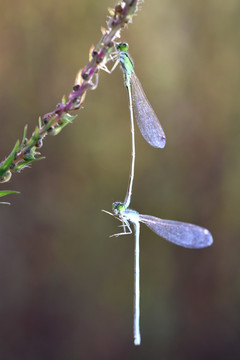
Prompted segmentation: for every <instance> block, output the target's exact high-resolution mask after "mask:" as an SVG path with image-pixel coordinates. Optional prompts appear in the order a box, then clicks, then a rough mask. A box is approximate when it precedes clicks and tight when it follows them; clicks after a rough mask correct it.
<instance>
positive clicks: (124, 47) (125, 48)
mask: <svg viewBox="0 0 240 360" xmlns="http://www.w3.org/2000/svg"><path fill="white" fill-rule="evenodd" d="M116 49H117V51H128V49H129V46H128V44H127V43H118V44H116Z"/></svg>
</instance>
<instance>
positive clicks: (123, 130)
mask: <svg viewBox="0 0 240 360" xmlns="http://www.w3.org/2000/svg"><path fill="white" fill-rule="evenodd" d="M114 5H115V4H114V3H111V2H109V1H101V2H100V1H96V0H95V1H93V0H82V1H76V0H69V1H68V2H66V1H62V0H58V1H55V0H50V1H49V0H42V1H41V2H38V1H36V0H31V1H30V0H23V1H21V2H19V1H16V0H13V1H10V2H2V3H1V5H0V9H1V13H0V14H1V15H0V17H1V21H0V43H1V57H0V84H1V88H0V111H1V122H0V154H1V159H3V158H4V156H6V155H7V154H8V153H9V152H10V150H11V149H12V147H13V145H14V143H15V141H16V139H17V138H21V136H22V131H23V126H24V125H25V124H26V123H28V124H29V131H30V132H31V131H32V130H33V129H34V127H35V125H36V123H37V119H38V116H39V115H41V114H44V113H46V112H48V111H50V110H52V109H53V108H54V107H55V105H56V104H57V103H58V102H59V101H60V99H61V97H62V95H63V94H66V95H68V93H69V92H70V91H71V87H72V85H73V81H74V76H75V74H76V73H77V71H78V70H79V68H81V67H83V66H84V65H85V64H86V63H87V61H88V50H89V47H90V46H91V44H92V43H97V41H98V40H99V38H100V36H101V34H100V31H99V29H100V26H101V25H103V26H104V25H105V21H106V12H107V11H106V9H107V7H108V6H114ZM141 8H142V10H141V11H140V12H139V13H138V16H137V17H135V18H134V21H133V24H132V25H130V26H129V27H128V29H127V30H125V31H124V32H123V33H122V38H121V40H123V41H127V42H129V45H130V53H131V55H132V57H133V59H135V69H136V73H137V75H138V77H139V78H140V80H141V82H142V85H143V88H144V90H145V92H146V94H147V96H148V98H149V101H150V102H151V104H152V106H153V108H154V109H155V111H156V113H157V114H158V116H159V119H160V121H161V123H162V126H163V128H164V130H165V132H166V136H167V145H166V148H165V149H164V150H156V149H153V148H151V147H150V146H149V145H148V144H147V143H145V142H144V140H143V139H142V137H141V135H140V134H139V131H138V130H136V133H137V148H136V152H137V159H136V176H135V183H134V193H133V202H132V206H133V208H134V209H136V210H138V211H139V212H141V213H145V214H149V215H154V216H158V217H162V218H168V219H175V220H180V221H186V222H192V223H196V224H199V225H201V226H204V227H206V228H208V229H209V230H210V231H211V232H212V234H213V237H214V240H215V242H214V244H213V246H212V247H211V248H208V249H204V250H200V251H192V250H187V249H183V248H180V247H177V246H174V245H172V244H169V243H167V242H165V241H164V240H162V239H160V238H158V237H157V236H156V235H155V234H153V233H151V232H150V230H149V229H147V228H144V226H142V227H141V326H142V343H143V344H142V346H141V347H140V348H137V349H136V348H134V346H133V342H132V301H133V299H132V298H133V236H128V237H127V236H126V237H123V238H116V239H115V238H109V237H108V236H109V235H111V234H113V233H115V232H116V231H117V230H116V229H117V226H118V225H119V223H118V222H117V221H116V220H114V219H113V218H111V217H108V216H107V215H106V214H103V213H101V211H100V210H101V209H106V210H110V209H111V204H112V202H113V201H116V200H123V199H124V196H125V191H126V186H127V180H128V171H129V164H130V132H129V126H130V122H129V113H128V102H127V93H126V91H125V89H124V86H123V81H122V74H121V72H120V70H119V69H117V70H116V71H115V72H114V73H113V74H112V75H111V76H109V75H108V74H105V73H104V72H101V73H100V81H99V86H98V88H97V89H96V90H95V91H94V92H89V93H88V94H87V98H86V101H85V103H84V109H82V110H80V111H79V116H78V118H77V119H76V120H75V121H74V123H73V124H72V125H71V126H68V127H67V128H65V129H64V131H63V132H62V133H61V134H60V135H59V136H57V137H53V138H52V137H49V138H48V139H47V140H46V141H45V143H44V147H43V151H42V153H43V155H44V156H46V157H47V159H46V160H44V161H41V162H39V163H35V164H33V166H32V169H26V170H24V171H23V172H22V173H21V174H15V175H14V176H13V178H12V180H11V182H10V183H8V184H7V185H2V186H1V189H6V188H7V189H12V190H18V191H21V195H12V196H11V198H9V200H10V201H11V203H12V205H11V206H10V207H7V206H2V207H1V208H0V211H1V217H0V228H1V236H0V247H1V251H0V274H1V275H0V293H1V297H0V298H1V300H0V319H1V321H0V358H1V359H4V360H6V359H11V360H20V359H24V360H28V359H29V360H30V359H31V360H32V359H34V360H38V359H39V360H40V359H41V360H42V359H46V360H48V359H49V360H50V359H51V360H53V359H58V360H61V359H71V360H75V359H111V360H113V359H123V358H124V359H135V358H136V359H147V358H148V359H167V360H175V359H177V360H182V359H184V360H186V359H195V360H196V359H203V358H204V359H238V358H239V356H240V345H239V341H238V338H239V333H240V315H239V303H240V270H239V257H240V242H239V238H240V221H239V208H240V205H239V204H240V198H239V179H240V159H239V153H240V141H239V133H238V130H237V129H238V128H239V127H238V126H237V124H239V115H240V105H239V104H240V102H239V94H240V78H239V63H240V62H239V57H240V41H239V40H240V38H239V30H238V27H239V26H238V24H239V15H240V3H239V2H238V1H236V0H230V1H228V2H219V1H216V0H207V1H199V2H197V1H187V0H183V1H182V2H176V1H166V0H163V1H158V0H149V1H146V2H145V3H144V4H142V6H141Z"/></svg>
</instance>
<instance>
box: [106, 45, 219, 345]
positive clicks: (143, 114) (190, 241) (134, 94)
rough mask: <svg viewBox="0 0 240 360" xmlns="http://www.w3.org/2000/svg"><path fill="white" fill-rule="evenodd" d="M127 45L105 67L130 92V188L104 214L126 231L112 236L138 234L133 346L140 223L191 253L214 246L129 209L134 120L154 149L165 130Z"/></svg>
mask: <svg viewBox="0 0 240 360" xmlns="http://www.w3.org/2000/svg"><path fill="white" fill-rule="evenodd" d="M127 51H128V44H126V43H118V44H116V52H115V53H114V54H113V57H112V60H115V64H114V66H113V68H112V70H110V71H109V70H108V69H107V68H106V67H103V69H104V70H106V71H108V72H112V71H113V70H114V69H115V68H116V66H117V65H118V64H119V63H120V65H121V68H122V71H123V75H124V83H125V86H126V88H127V92H128V98H129V109H130V120H131V138H132V156H131V166H130V174H129V182H128V188H127V192H126V197H125V200H124V202H114V203H113V205H112V210H113V213H111V212H108V211H105V210H103V211H104V212H106V213H108V214H110V215H112V216H114V217H115V218H117V219H118V220H120V221H121V222H122V227H123V231H122V232H120V233H117V234H114V235H111V236H116V237H117V236H120V235H126V234H131V233H132V230H131V227H130V223H131V224H133V225H134V233H135V264H134V277H135V280H134V323H133V336H134V344H135V345H140V344H141V335H140V261H139V260H140V259H139V257H140V246H139V237H140V223H144V224H145V225H147V226H148V227H149V228H150V229H151V230H152V231H153V232H155V233H156V234H157V235H159V236H161V237H162V238H164V239H166V240H168V241H170V242H172V243H174V244H177V245H180V246H183V247H186V248H191V249H199V248H203V247H207V246H210V245H211V244H212V243H213V238H212V235H211V233H210V232H209V231H208V230H207V229H205V228H202V227H200V226H197V225H193V224H188V223H184V222H179V221H172V220H164V219H160V218H157V217H154V216H150V215H142V214H139V213H138V212H137V211H135V210H132V209H129V205H130V202H131V197H132V188H133V180H134V169H135V157H136V154H135V133H134V116H135V118H136V122H137V125H138V128H139V130H140V132H141V134H142V136H143V137H144V139H145V140H146V141H147V142H148V143H149V144H150V145H151V146H153V147H155V148H161V149H162V148H164V147H165V144H166V137H165V134H164V131H163V129H162V126H161V124H160V122H159V120H158V118H157V115H156V114H155V112H154V110H153V109H152V107H151V105H150V103H149V101H148V100H147V97H146V95H145V93H144V91H143V89H142V86H141V84H140V81H139V80H138V78H137V76H136V74H135V72H134V65H133V61H132V59H131V57H130V56H129V54H128V52H127Z"/></svg>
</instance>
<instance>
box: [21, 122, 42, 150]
mask: <svg viewBox="0 0 240 360" xmlns="http://www.w3.org/2000/svg"><path fill="white" fill-rule="evenodd" d="M38 139H39V129H38V127H36V129H35V131H34V133H33V135H32V137H31V138H30V139H29V140H28V142H27V144H26V146H25V148H24V150H27V149H31V148H32V147H33V146H34V145H35V144H36V142H37V141H38Z"/></svg>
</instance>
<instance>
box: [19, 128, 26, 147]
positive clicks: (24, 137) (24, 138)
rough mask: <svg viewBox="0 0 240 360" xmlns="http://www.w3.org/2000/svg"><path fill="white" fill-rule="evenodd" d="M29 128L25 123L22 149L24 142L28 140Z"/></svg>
mask: <svg viewBox="0 0 240 360" xmlns="http://www.w3.org/2000/svg"><path fill="white" fill-rule="evenodd" d="M27 128H28V126H27V125H25V126H24V130H23V138H22V142H21V145H20V147H19V148H20V149H21V148H22V147H23V145H24V143H25V140H26V137H27Z"/></svg>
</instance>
